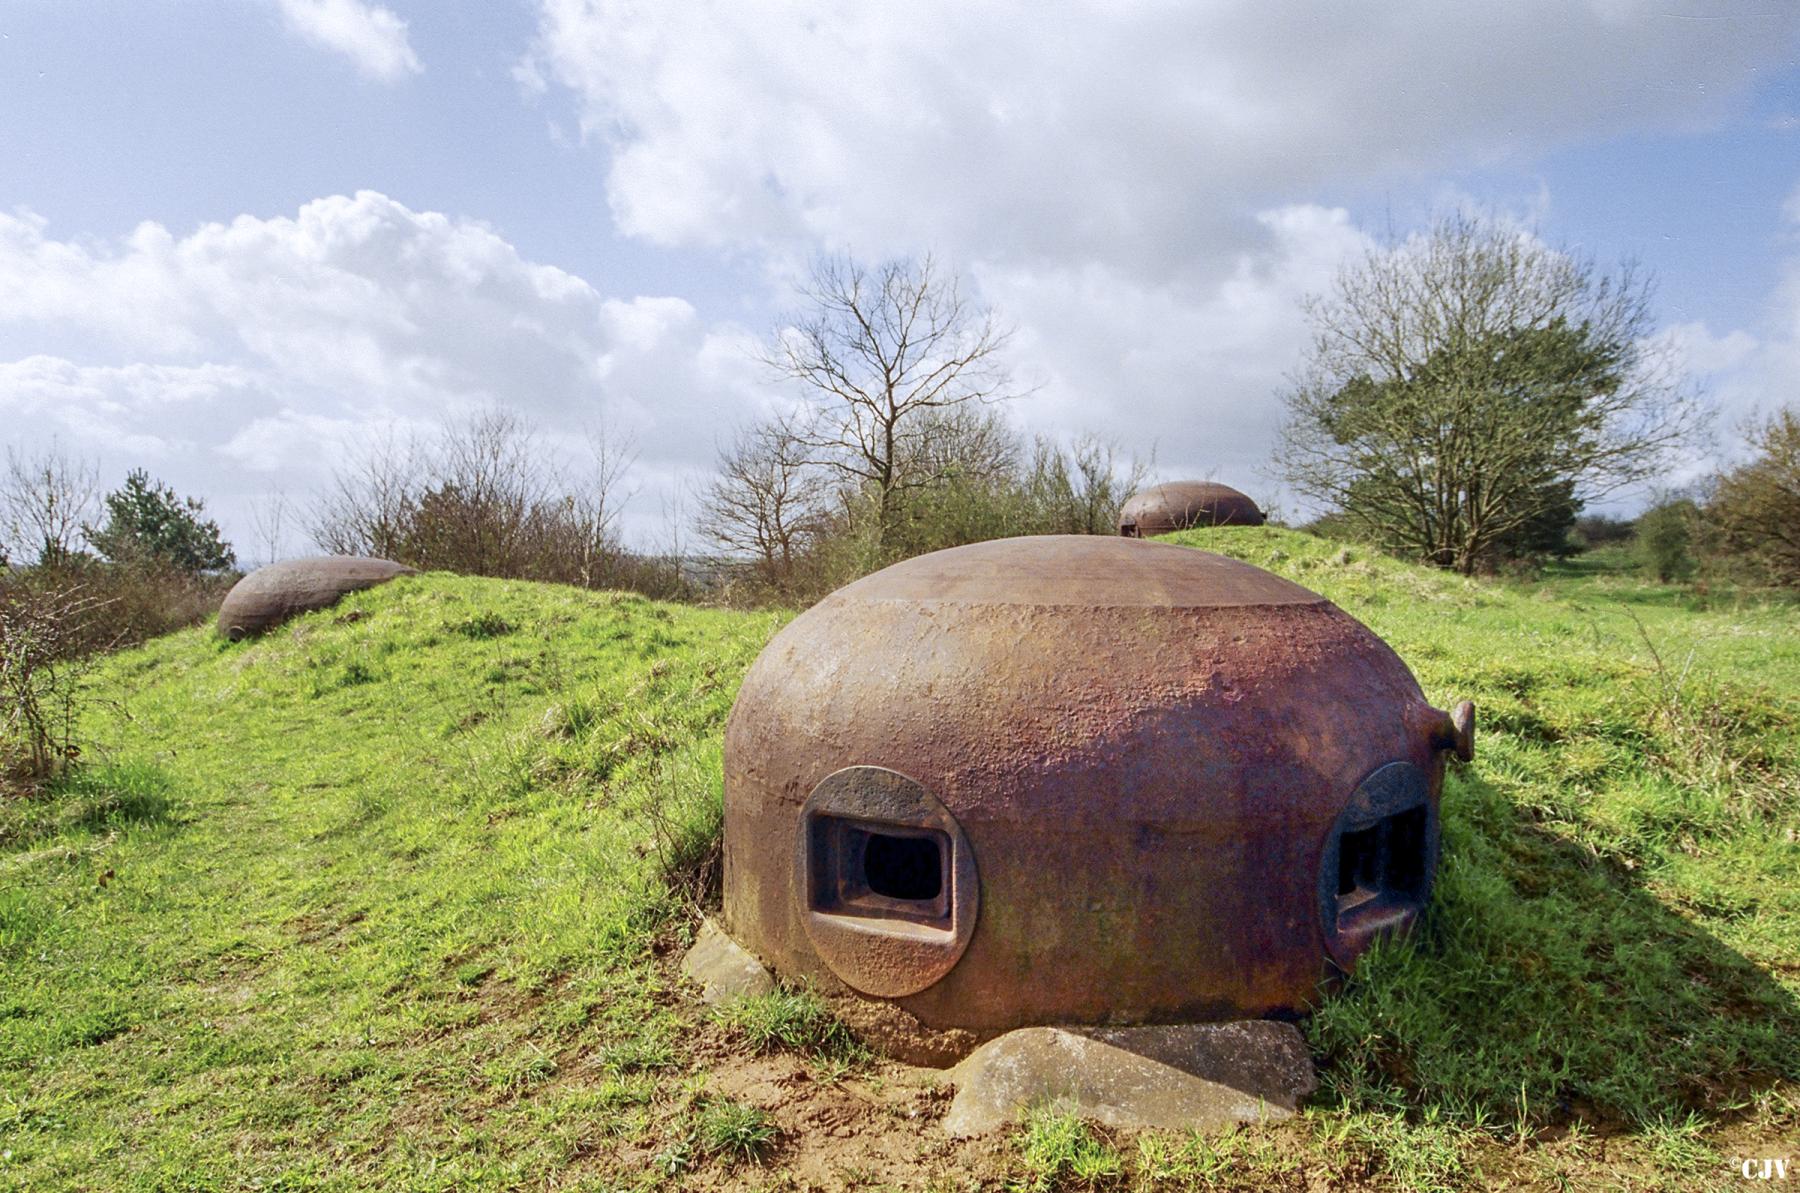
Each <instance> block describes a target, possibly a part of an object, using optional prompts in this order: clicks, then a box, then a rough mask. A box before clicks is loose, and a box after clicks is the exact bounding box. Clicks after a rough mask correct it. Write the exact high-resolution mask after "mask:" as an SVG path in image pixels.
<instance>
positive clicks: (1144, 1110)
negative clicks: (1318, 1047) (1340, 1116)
mask: <svg viewBox="0 0 1800 1193" xmlns="http://www.w3.org/2000/svg"><path fill="white" fill-rule="evenodd" d="M950 1079H951V1080H952V1081H953V1082H955V1084H956V1097H955V1098H954V1099H953V1100H952V1101H951V1103H950V1111H949V1113H948V1114H947V1115H945V1117H944V1129H945V1130H946V1131H948V1132H949V1133H950V1134H951V1135H954V1136H958V1137H966V1136H970V1135H980V1134H982V1133H984V1132H987V1131H993V1130H997V1129H998V1128H1001V1127H1004V1126H1006V1125H1007V1124H1009V1123H1013V1122H1016V1121H1018V1118H1019V1114H1020V1112H1021V1111H1022V1110H1024V1109H1025V1107H1027V1106H1030V1105H1034V1104H1038V1103H1051V1104H1053V1105H1057V1106H1060V1107H1063V1108H1064V1109H1067V1110H1070V1111H1073V1112H1074V1113H1076V1114H1079V1115H1081V1116H1082V1117H1083V1118H1088V1119H1092V1120H1094V1121H1096V1122H1098V1123H1101V1124H1103V1125H1105V1126H1109V1127H1131V1128H1161V1129H1172V1128H1179V1129H1189V1128H1198V1129H1200V1130H1218V1129H1222V1128H1225V1127H1229V1126H1231V1125H1233V1124H1235V1123H1247V1122H1256V1121H1258V1120H1262V1119H1268V1120H1272V1121H1278V1120H1281V1119H1285V1118H1290V1117H1292V1116H1293V1113H1294V1111H1295V1109H1296V1108H1297V1107H1298V1105H1299V1103H1300V1100H1301V1099H1302V1098H1304V1097H1306V1095H1307V1094H1309V1093H1311V1092H1312V1091H1313V1089H1314V1088H1315V1087H1316V1084H1317V1082H1316V1080H1315V1078H1314V1076H1313V1067H1312V1057H1311V1055H1310V1054H1309V1053H1308V1052H1307V1049H1306V1041H1305V1040H1304V1039H1303V1038H1301V1035H1300V1032H1299V1030H1298V1029H1296V1028H1295V1027H1294V1026H1293V1025H1292V1024H1289V1023H1276V1022H1273V1021H1270V1020H1262V1019H1255V1020H1240V1021H1238V1022H1234V1023H1195V1024H1177V1025H1171V1026H1166V1027H1121V1028H1059V1027H1027V1028H1021V1029H1019V1030H1018V1031H1012V1032H1008V1033H1007V1034H1005V1035H1003V1036H1001V1037H999V1038H998V1039H995V1040H990V1041H989V1042H987V1043H986V1044H983V1045H982V1046H981V1047H979V1048H977V1049H976V1050H975V1051H974V1052H972V1053H970V1054H969V1055H968V1057H967V1058H966V1059H964V1060H963V1062H962V1063H961V1064H959V1065H957V1066H956V1067H955V1068H954V1069H952V1070H950Z"/></svg>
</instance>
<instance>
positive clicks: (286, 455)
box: [0, 191, 754, 530]
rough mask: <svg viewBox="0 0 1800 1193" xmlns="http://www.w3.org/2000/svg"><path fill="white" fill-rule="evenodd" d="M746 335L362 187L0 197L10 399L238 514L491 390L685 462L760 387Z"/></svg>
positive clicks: (704, 452)
mask: <svg viewBox="0 0 1800 1193" xmlns="http://www.w3.org/2000/svg"><path fill="white" fill-rule="evenodd" d="M741 336H742V333H740V332H737V331H734V330H733V329H731V328H729V327H711V326H708V325H706V324H705V323H704V322H703V321H702V320H701V319H700V318H699V317H698V316H697V315H696V313H695V311H694V309H693V307H692V306H690V305H689V304H688V303H687V302H685V301H683V300H681V299H679V298H664V297H635V298H617V297H609V296H607V295H604V294H602V293H600V292H599V291H598V290H597V289H596V288H595V287H594V286H592V285H591V284H589V283H588V282H587V281H586V280H584V279H582V278H579V277H576V276H574V275H573V274H570V273H567V272H565V271H563V270H560V269H556V268H553V267H550V266H546V265H542V264H538V263H535V262H532V261H529V260H526V259H525V258H523V257H522V256H521V255H520V254H519V252H518V251H517V250H516V249H515V248H514V247H513V246H512V245H511V244H509V243H508V242H507V241H505V240H504V239H502V238H501V237H500V236H498V235H496V234H495V233H494V232H493V231H491V230H490V229H488V228H487V227H485V226H483V225H481V224H479V223H474V222H471V221H467V220H457V219H452V218H450V217H448V216H445V215H442V214H438V213H435V212H421V211H414V210H412V209H410V208H408V207H406V206H404V205H403V204H401V203H398V202H396V201H394V200H393V199H390V198H388V197H386V196H384V195H381V194H377V193H374V192H370V191H364V192H361V193H358V194H356V195H354V196H343V195H338V196H332V197H329V198H323V199H318V200H315V201H313V202H311V203H308V204H306V205H305V206H304V207H302V208H301V209H300V210H299V211H298V212H296V213H295V214H294V215H292V216H282V217H275V218H261V217H256V216H248V215H246V216H239V217H238V218H237V219H234V220H232V221H231V222H229V223H216V224H206V225H203V226H202V227H200V228H198V229H195V230H194V231H192V232H190V233H188V234H186V235H176V234H175V233H173V232H171V231H169V230H168V229H166V228H164V227H162V226H160V225H157V224H148V223H147V224H144V225H141V226H140V227H138V228H137V229H136V230H135V231H133V232H132V233H131V234H130V235H128V236H126V237H123V238H121V239H120V240H118V241H117V242H114V243H93V242H87V241H74V240H60V239H57V238H55V237H54V235H53V234H52V232H51V230H50V228H49V226H48V225H47V224H46V223H45V221H43V220H42V219H40V218H38V217H36V216H33V215H30V214H29V213H25V214H15V215H4V214H0V420H4V421H5V422H6V423H7V424H8V425H10V426H13V427H15V428H22V429H23V431H24V434H23V436H22V438H26V439H37V440H45V441H47V440H48V439H50V438H52V437H54V438H57V439H60V440H61V442H62V443H63V444H64V445H65V446H67V447H70V448H73V449H74V450H76V451H79V452H81V453H83V454H89V455H97V456H99V457H101V458H102V460H103V461H104V463H105V464H106V466H107V468H108V471H109V472H110V473H120V474H122V473H123V471H124V470H125V469H126V468H129V467H133V466H137V465H146V466H149V467H151V468H152V469H153V470H157V471H159V472H161V473H163V474H165V475H166V477H167V479H169V480H170V481H172V482H174V483H176V484H177V485H178V486H180V487H182V488H183V489H184V490H186V491H192V492H196V493H200V494H203V495H207V496H209V497H211V498H213V499H214V501H215V503H216V505H217V506H218V507H219V508H220V509H221V511H222V512H223V513H224V514H225V515H226V520H227V522H228V523H229V522H231V521H232V520H233V519H238V520H239V521H241V515H242V513H243V512H244V510H245V509H246V508H247V503H248V501H249V500H250V499H251V498H252V497H254V496H255V495H257V494H258V493H261V492H265V491H269V490H273V489H276V488H280V489H284V490H287V491H288V492H290V493H295V494H303V493H306V492H309V491H314V490H317V489H318V488H320V487H321V486H322V485H323V484H324V483H325V482H326V481H327V480H328V478H329V475H330V472H331V470H332V468H333V467H334V466H335V465H338V464H341V463H343V462H345V461H346V460H348V459H350V458H351V457H352V456H353V455H354V454H355V453H356V452H357V451H360V450H362V449H363V448H365V447H366V446H368V445H369V444H371V443H372V442H374V441H375V440H377V439H378V438H379V437H381V436H383V435H385V434H387V433H389V432H390V431H398V432H399V433H400V434H402V435H404V434H406V433H407V432H409V431H411V430H415V429H429V428H431V427H434V426H435V425H437V424H438V423H440V422H441V421H442V420H443V419H445V418H454V417H457V416H459V415H462V414H466V413H468V412H471V411H473V410H476V409H478V408H481V407H485V406H489V405H504V406H507V407H509V408H512V409H514V410H517V411H519V412H521V413H522V414H524V415H525V416H526V417H527V418H529V419H530V420H532V421H533V422H534V423H535V424H536V425H538V426H539V427H540V428H542V429H543V431H544V432H545V433H547V434H548V435H551V436H557V437H562V438H564V439H568V440H579V439H580V437H581V436H582V435H583V433H584V432H585V431H586V430H587V429H589V428H592V427H595V426H598V425H601V424H606V425H609V426H611V427H613V428H615V429H616V430H618V431H621V432H625V433H629V434H632V435H635V436H636V438H637V440H638V443H639V448H640V451H641V453H642V460H643V466H644V468H645V469H646V470H648V471H650V472H654V473H656V474H659V475H664V476H668V477H675V476H679V475H682V474H684V473H685V472H686V471H687V470H689V469H691V468H693V467H694V466H696V465H703V463H704V462H705V461H706V460H709V459H710V456H711V450H712V442H711V438H710V435H711V428H717V427H725V426H728V425H729V424H730V423H731V422H732V421H733V420H734V419H736V418H737V417H739V415H740V413H742V412H743V411H744V410H745V409H747V406H746V403H747V402H749V401H752V400H754V395H753V394H752V393H751V391H750V390H748V389H746V388H745V386H746V382H745V374H746V373H747V372H748V371H749V368H748V360H747V357H744V356H743V354H741V353H739V352H738V351H736V345H738V343H739V340H740V339H741ZM697 429H699V430H698V431H697ZM656 496H657V495H655V494H651V495H649V500H647V501H646V502H644V503H642V504H643V505H644V506H647V507H648V508H647V509H643V508H640V509H637V510H635V511H634V512H635V513H637V514H638V516H639V518H640V522H641V523H644V524H645V525H641V526H640V528H639V529H640V530H644V529H648V526H647V524H648V523H650V522H652V521H653V520H654V516H655V514H656V504H657V502H656Z"/></svg>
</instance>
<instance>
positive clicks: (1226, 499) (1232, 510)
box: [1119, 481, 1267, 538]
mask: <svg viewBox="0 0 1800 1193" xmlns="http://www.w3.org/2000/svg"><path fill="white" fill-rule="evenodd" d="M1266 520H1267V519H1265V518H1264V517H1263V512H1262V510H1260V509H1258V508H1257V505H1256V502H1254V501H1252V500H1250V499H1249V498H1248V497H1246V496H1244V494H1242V493H1240V492H1238V491H1237V490H1236V489H1234V488H1232V487H1231V486H1230V485H1221V484H1215V483H1214V482H1212V481H1171V482H1170V483H1168V484H1166V485H1151V486H1150V487H1149V488H1148V489H1140V490H1138V491H1137V492H1136V493H1133V494H1132V495H1131V496H1130V497H1129V498H1128V499H1127V500H1126V502H1125V504H1124V505H1123V506H1121V507H1120V509H1119V533H1120V534H1122V535H1125V536H1126V537H1128V538H1149V537H1150V536H1151V535H1153V534H1169V533H1171V532H1172V531H1176V530H1187V529H1189V528H1191V527H1194V526H1261V525H1262V524H1263V522H1264V521H1266Z"/></svg>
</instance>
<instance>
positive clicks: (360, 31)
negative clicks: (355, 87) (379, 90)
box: [277, 0, 425, 83]
mask: <svg viewBox="0 0 1800 1193" xmlns="http://www.w3.org/2000/svg"><path fill="white" fill-rule="evenodd" d="M277 3H278V4H279V5H280V7H281V19H282V22H283V23H284V24H285V25H286V26H287V27H288V29H289V30H291V31H292V32H293V33H295V34H296V35H298V36H299V37H301V38H303V39H304V40H306V41H308V42H310V43H311V44H313V45H315V46H318V47H319V48H321V49H325V50H331V51H333V52H334V53H338V54H342V55H343V56H344V57H346V58H348V59H349V60H350V61H351V62H352V63H353V64H354V65H355V66H356V69H357V70H358V71H359V72H360V73H361V74H362V75H363V76H364V77H365V78H369V79H374V80H375V81H377V82H380V83H397V82H399V81H400V80H401V79H404V78H406V77H407V76H408V75H416V74H419V73H420V72H422V71H423V70H424V69H425V67H424V65H423V64H422V63H420V61H419V56H418V55H417V54H415V53H414V52H413V48H412V42H411V41H410V40H409V39H408V38H407V35H406V22H405V21H403V20H401V19H400V18H399V17H397V16H395V15H394V13H393V10H391V9H388V8H384V7H382V6H381V5H379V4H366V3H364V2H363V0H277Z"/></svg>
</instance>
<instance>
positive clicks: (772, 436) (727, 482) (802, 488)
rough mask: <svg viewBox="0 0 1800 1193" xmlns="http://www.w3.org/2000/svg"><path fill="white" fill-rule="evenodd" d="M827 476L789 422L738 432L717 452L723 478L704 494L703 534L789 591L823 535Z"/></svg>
mask: <svg viewBox="0 0 1800 1193" xmlns="http://www.w3.org/2000/svg"><path fill="white" fill-rule="evenodd" d="M826 496H827V486H826V483H825V477H824V476H823V475H822V474H821V473H820V471H819V470H818V469H817V468H814V467H813V466H811V464H810V463H809V455H808V448H807V447H806V445H805V444H804V443H802V442H801V441H800V437H799V435H798V434H797V433H796V432H795V430H794V427H793V425H792V424H791V422H790V421H789V420H787V419H780V418H777V419H772V420H770V421H768V422H763V423H759V424H757V425H755V426H752V427H748V428H745V429H743V430H741V431H739V432H738V434H737V437H736V438H735V439H734V440H733V441H732V443H731V445H730V446H729V447H727V448H725V449H724V450H723V451H722V452H721V453H720V455H719V475H718V477H717V479H715V480H714V481H713V482H712V484H711V485H709V486H708V487H707V489H706V492H705V494H704V496H703V499H702V507H701V514H700V526H701V530H702V532H703V533H704V534H705V535H706V536H707V537H708V538H709V539H711V540H712V541H713V542H715V543H717V544H718V545H719V546H721V547H723V548H725V549H726V550H727V551H731V552H738V553H743V554H746V555H749V556H750V557H751V558H752V559H753V560H754V561H755V568H756V570H757V573H758V579H759V580H760V581H761V582H762V583H763V584H764V585H766V586H767V587H768V588H769V589H771V590H772V591H774V592H776V593H779V594H783V595H786V594H788V593H789V592H791V591H792V589H793V584H794V576H795V570H796V568H797V567H798V566H799V564H800V560H801V558H802V557H803V556H804V554H805V552H806V550H807V547H808V546H809V545H810V543H811V540H812V538H813V537H814V536H815V535H816V534H817V533H818V531H819V529H820V524H821V521H822V518H823V514H824V509H823V504H824V501H825V499H826Z"/></svg>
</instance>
